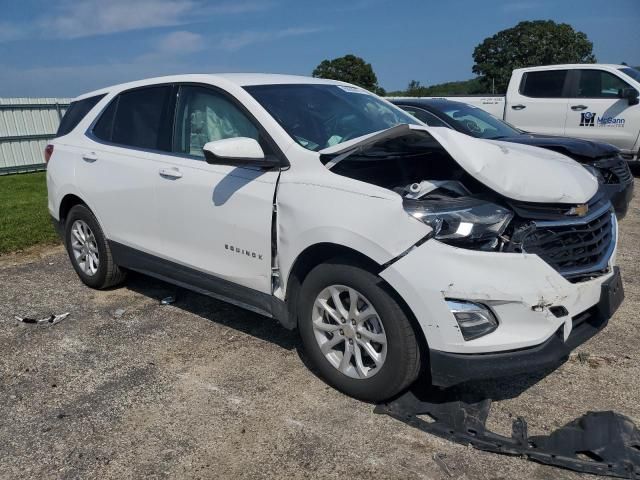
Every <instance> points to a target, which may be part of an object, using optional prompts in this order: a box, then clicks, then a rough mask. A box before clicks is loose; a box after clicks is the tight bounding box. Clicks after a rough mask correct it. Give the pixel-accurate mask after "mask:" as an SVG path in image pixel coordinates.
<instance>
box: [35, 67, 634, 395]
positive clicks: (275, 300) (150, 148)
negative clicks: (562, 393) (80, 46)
mask: <svg viewBox="0 0 640 480" xmlns="http://www.w3.org/2000/svg"><path fill="white" fill-rule="evenodd" d="M46 157H47V158H48V159H50V161H49V162H48V170H47V183H48V189H49V210H50V212H51V215H52V216H53V218H54V222H55V224H56V225H57V226H58V227H59V231H60V233H61V235H62V236H63V238H64V240H65V244H66V247H67V250H68V253H69V258H70V259H71V263H72V264H73V267H74V268H75V270H76V271H77V273H78V275H79V276H80V278H81V279H82V281H83V282H84V283H86V284H87V285H89V286H91V287H94V288H105V287H110V286H112V285H115V284H117V283H119V282H120V281H122V280H123V278H124V275H125V272H126V271H127V270H136V271H139V272H143V273H145V274H148V275H151V276H153V277H157V278H160V279H163V280H166V281H168V282H172V283H174V284H177V285H181V286H184V287H187V288H191V289H193V290H196V291H198V292H201V293H204V294H208V295H211V296H212V297H215V298H219V299H224V300H226V301H229V302H231V303H233V304H236V305H239V306H242V307H245V308H248V309H249V310H252V311H254V312H258V313H260V314H263V315H266V316H269V317H274V318H276V319H277V320H279V321H280V322H281V323H282V324H283V325H284V326H286V327H288V328H297V329H298V330H299V332H300V336H301V337H302V342H303V344H304V348H305V351H306V355H307V356H308V359H309V361H310V363H311V364H312V365H313V366H314V367H315V368H316V369H317V370H318V372H319V373H320V374H321V375H322V377H323V378H325V379H326V380H327V381H328V382H329V383H330V384H331V385H333V386H334V387H336V388H338V389H340V390H342V391H343V392H346V393H348V394H349V395H352V396H354V397H357V398H361V399H366V400H372V401H379V400H385V399H388V398H390V397H392V396H394V395H395V394H397V393H399V392H400V391H402V390H403V389H405V388H406V387H408V386H409V385H410V384H411V383H412V382H413V381H414V380H416V378H417V377H418V375H419V373H420V372H425V374H427V375H430V379H431V381H432V382H433V383H434V384H435V385H440V386H448V385H453V384H456V383H458V382H462V381H465V380H469V379H477V378H487V377H497V376H504V375H510V374H515V373H520V372H524V371H529V370H534V369H540V368H544V367H549V366H553V365H556V364H557V363H559V361H561V360H562V359H563V358H565V357H566V355H567V354H568V352H569V351H570V350H571V349H573V348H575V347H576V346H577V345H579V344H581V343H582V342H584V341H585V340H587V339H588V338H590V337H591V336H593V335H594V334H595V333H596V332H598V331H599V330H600V329H602V328H603V327H604V326H605V325H606V323H607V321H608V319H609V317H610V316H611V315H612V314H613V312H614V311H615V310H616V308H617V307H618V306H619V305H620V303H621V301H622V297H623V291H622V284H621V280H620V274H619V271H618V269H617V267H614V263H615V250H616V239H617V223H616V217H615V215H614V213H613V212H612V209H611V205H610V203H609V202H608V200H606V197H604V196H601V195H600V194H599V193H598V181H597V180H596V178H595V177H593V176H592V175H591V174H590V173H589V172H588V171H587V170H585V169H584V168H583V167H582V166H581V165H579V164H578V163H576V162H574V161H573V160H571V159H569V158H567V157H564V156H562V155H560V154H557V153H554V152H550V151H548V150H542V149H538V148H535V147H529V146H525V145H518V144H513V143H502V142H499V141H485V140H479V139H475V138H472V137H469V136H467V135H463V134H461V133H457V132H455V131H453V130H450V129H446V128H433V127H428V126H425V125H423V124H420V123H418V121H417V120H415V119H414V118H413V117H411V116H409V115H408V114H406V113H404V112H403V111H402V110H400V109H399V108H397V107H395V106H393V105H391V104H390V103H388V102H386V101H385V100H383V99H381V98H379V97H376V96H375V95H372V94H370V93H369V92H367V91H365V90H362V89H360V88H358V87H355V86H353V85H349V84H345V83H341V82H336V81H328V80H321V79H315V78H306V77H294V76H281V75H254V74H228V75H181V76H173V77H163V78H156V79H150V80H144V81H139V82H134V83H129V84H124V85H118V86H115V87H110V88H105V89H103V90H99V91H96V92H92V93H89V94H86V95H83V96H81V97H79V98H78V99H76V100H75V101H74V102H73V103H72V105H71V107H70V109H69V111H68V112H67V113H66V115H65V117H64V119H63V121H62V124H61V126H60V130H59V132H58V136H57V138H56V139H55V140H53V141H52V142H51V144H50V145H49V146H48V147H47V150H46Z"/></svg>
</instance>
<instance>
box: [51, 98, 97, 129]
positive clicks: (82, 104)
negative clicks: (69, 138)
mask: <svg viewBox="0 0 640 480" xmlns="http://www.w3.org/2000/svg"><path fill="white" fill-rule="evenodd" d="M105 95H106V93H105V94H103V95H96V96H95V97H89V98H84V99H82V100H78V101H76V102H71V105H69V108H68V109H67V111H66V112H65V114H64V117H62V120H61V121H60V126H59V127H58V132H57V133H56V137H62V136H63V135H67V134H68V133H71V130H73V129H74V128H76V127H77V126H78V124H79V123H80V122H81V121H82V119H83V118H84V117H85V116H86V115H87V113H89V111H90V110H91V109H92V108H93V107H95V106H96V104H97V103H98V102H99V101H100V100H102V99H103V98H104V96H105Z"/></svg>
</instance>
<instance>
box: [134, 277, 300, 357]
mask: <svg viewBox="0 0 640 480" xmlns="http://www.w3.org/2000/svg"><path fill="white" fill-rule="evenodd" d="M125 287H126V288H128V289H129V290H131V291H133V292H136V293H139V294H140V295H144V296H145V297H148V298H153V299H155V300H157V301H158V303H160V301H161V300H162V299H164V298H166V297H168V296H173V297H175V302H174V303H172V306H174V307H177V308H180V309H182V310H184V311H186V312H189V313H192V314H194V315H197V316H199V317H201V318H205V319H207V320H209V321H211V322H215V323H217V324H220V325H224V326H225V327H229V328H232V329H234V330H237V331H238V332H241V333H245V334H247V335H251V336H253V337H256V338H259V339H261V340H265V341H267V342H271V343H273V344H275V345H278V346H279V347H282V348H284V349H286V350H293V349H298V350H301V346H300V345H299V341H298V336H297V334H296V332H292V331H290V330H287V329H286V328H284V327H282V326H281V325H280V324H279V323H278V322H277V321H276V320H274V319H272V318H267V317H265V316H263V315H259V314H257V313H254V312H251V311H248V310H245V309H243V308H240V307H236V306H235V305H231V304H229V303H227V302H223V301H221V300H216V299H215V298H212V297H208V296H206V295H202V294H199V293H196V292H192V291H190V290H187V289H185V288H181V287H177V286H175V285H171V284H169V283H167V282H163V281H161V280H157V279H155V278H152V277H148V276H146V275H142V274H140V273H136V272H129V275H128V277H127V280H126V282H125Z"/></svg>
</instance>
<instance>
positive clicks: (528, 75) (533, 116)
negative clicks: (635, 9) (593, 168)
mask: <svg viewBox="0 0 640 480" xmlns="http://www.w3.org/2000/svg"><path fill="white" fill-rule="evenodd" d="M639 92H640V71H638V70H636V69H634V68H631V67H628V66H626V65H604V64H580V65H551V66H545V67H530V68H519V69H516V70H514V71H513V73H512V74H511V80H510V81H509V86H508V88H507V94H506V96H505V95H500V96H497V95H496V96H493V95H481V96H461V97H455V98H453V97H433V98H450V99H451V100H456V101H459V102H464V103H468V104H470V105H474V106H476V107H480V108H482V109H483V110H486V111H487V112H489V113H491V114H492V115H494V116H496V117H498V118H501V119H503V120H505V121H506V122H509V123H511V124H512V125H514V126H516V127H518V128H520V129H522V130H525V131H528V132H533V133H544V134H551V135H562V136H567V137H577V138H584V139H587V140H596V141H600V142H607V143H611V144H612V145H615V146H616V147H618V148H619V149H620V150H621V152H622V155H623V157H624V158H626V159H627V160H635V161H638V160H640V105H639V104H638V94H639Z"/></svg>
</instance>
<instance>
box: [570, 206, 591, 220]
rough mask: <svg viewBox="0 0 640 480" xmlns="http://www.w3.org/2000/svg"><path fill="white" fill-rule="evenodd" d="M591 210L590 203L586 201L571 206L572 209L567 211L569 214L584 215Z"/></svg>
mask: <svg viewBox="0 0 640 480" xmlns="http://www.w3.org/2000/svg"><path fill="white" fill-rule="evenodd" d="M588 211H589V205H587V204H586V203H582V204H580V205H576V206H575V207H571V209H570V210H569V211H568V212H567V215H577V216H578V217H584V216H585V215H586V214H587V212H588Z"/></svg>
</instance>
